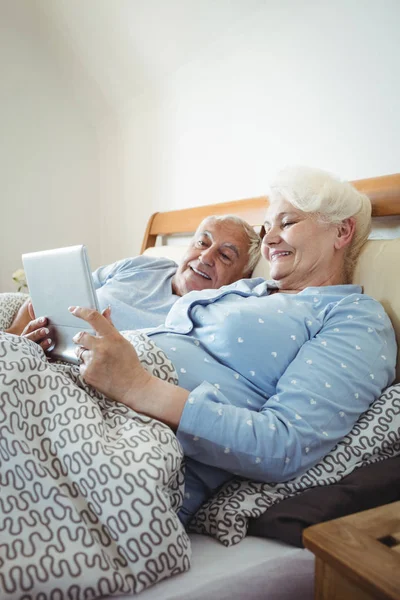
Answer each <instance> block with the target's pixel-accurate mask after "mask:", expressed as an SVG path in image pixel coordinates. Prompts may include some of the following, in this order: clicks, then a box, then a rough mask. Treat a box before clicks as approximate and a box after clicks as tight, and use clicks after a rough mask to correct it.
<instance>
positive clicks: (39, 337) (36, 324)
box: [6, 298, 52, 350]
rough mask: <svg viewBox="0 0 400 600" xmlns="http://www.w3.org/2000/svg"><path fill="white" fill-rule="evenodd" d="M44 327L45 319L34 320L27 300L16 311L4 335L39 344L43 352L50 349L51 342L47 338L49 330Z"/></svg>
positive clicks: (31, 307)
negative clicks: (18, 336)
mask: <svg viewBox="0 0 400 600" xmlns="http://www.w3.org/2000/svg"><path fill="white" fill-rule="evenodd" d="M46 325H47V318H46V317H40V318H38V319H36V317H35V312H34V310H33V306H32V302H31V300H30V298H28V299H27V300H26V301H25V302H24V303H23V305H22V306H21V307H20V309H19V310H18V312H17V314H16V315H15V317H14V320H13V322H12V323H11V325H10V327H9V328H8V329H6V333H13V334H14V335H21V336H23V337H26V338H28V339H29V340H31V341H32V342H36V343H37V344H39V346H41V347H42V348H43V350H47V349H48V348H50V346H51V344H52V341H51V339H50V338H49V337H48V335H49V330H48V329H47V327H46Z"/></svg>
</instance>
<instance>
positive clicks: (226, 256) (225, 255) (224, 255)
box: [221, 252, 232, 262]
mask: <svg viewBox="0 0 400 600" xmlns="http://www.w3.org/2000/svg"><path fill="white" fill-rule="evenodd" d="M221 256H222V258H223V259H224V260H225V261H229V262H231V261H232V258H231V257H230V256H229V255H228V254H225V253H224V252H221Z"/></svg>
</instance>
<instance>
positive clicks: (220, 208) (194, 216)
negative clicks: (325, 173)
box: [141, 173, 400, 252]
mask: <svg viewBox="0 0 400 600" xmlns="http://www.w3.org/2000/svg"><path fill="white" fill-rule="evenodd" d="M351 183H352V184H353V185H354V187H356V188H357V189H358V190H360V191H361V192H364V193H365V194H367V195H368V196H369V197H370V199H371V204H372V216H374V217H382V216H393V215H400V173H396V174H394V175H384V176H383V177H372V178H370V179H359V180H358V181H352V182H351ZM267 205H268V197H267V196H259V197H257V198H247V199H244V200H234V201H232V202H220V203H218V204H207V205H205V206H196V207H194V208H184V209H181V210H170V211H165V212H157V213H154V214H153V215H152V216H151V217H150V219H149V222H148V224H147V228H146V231H145V234H144V238H143V244H142V249H141V252H144V251H145V250H146V248H150V247H152V246H155V243H156V240H157V236H159V235H162V236H166V235H173V234H179V233H180V234H183V233H187V234H190V233H193V232H194V231H196V229H197V227H198V225H199V223H200V221H202V220H203V219H204V218H205V217H208V216H210V215H224V214H228V213H229V214H235V215H237V216H239V217H242V218H243V219H245V220H246V221H247V222H248V223H250V225H252V226H253V227H259V226H261V225H262V224H263V222H264V217H265V210H266V207H267Z"/></svg>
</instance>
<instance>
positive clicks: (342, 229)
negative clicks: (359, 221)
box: [335, 217, 356, 250]
mask: <svg viewBox="0 0 400 600" xmlns="http://www.w3.org/2000/svg"><path fill="white" fill-rule="evenodd" d="M355 230H356V220H355V218H354V217H349V218H348V219H343V221H342V222H341V223H339V225H338V226H337V234H336V240H335V248H336V250H340V249H341V248H345V247H346V246H348V245H349V244H350V243H351V240H352V239H353V236H354V233H355Z"/></svg>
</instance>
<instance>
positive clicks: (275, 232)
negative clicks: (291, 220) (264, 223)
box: [262, 227, 281, 244]
mask: <svg viewBox="0 0 400 600" xmlns="http://www.w3.org/2000/svg"><path fill="white" fill-rule="evenodd" d="M280 239H281V236H280V231H279V228H278V227H269V229H268V230H266V231H265V234H264V237H263V240H262V243H263V244H274V243H276V242H279V240H280Z"/></svg>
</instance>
